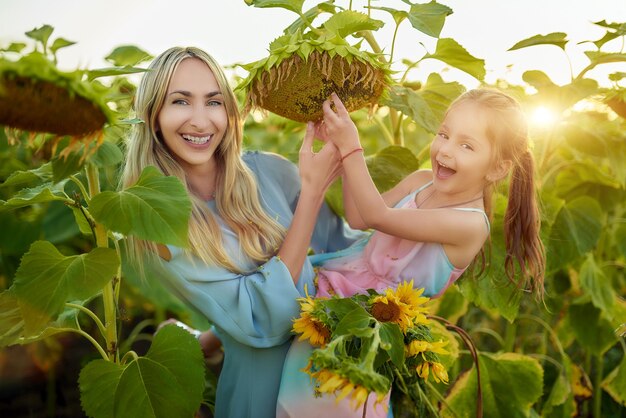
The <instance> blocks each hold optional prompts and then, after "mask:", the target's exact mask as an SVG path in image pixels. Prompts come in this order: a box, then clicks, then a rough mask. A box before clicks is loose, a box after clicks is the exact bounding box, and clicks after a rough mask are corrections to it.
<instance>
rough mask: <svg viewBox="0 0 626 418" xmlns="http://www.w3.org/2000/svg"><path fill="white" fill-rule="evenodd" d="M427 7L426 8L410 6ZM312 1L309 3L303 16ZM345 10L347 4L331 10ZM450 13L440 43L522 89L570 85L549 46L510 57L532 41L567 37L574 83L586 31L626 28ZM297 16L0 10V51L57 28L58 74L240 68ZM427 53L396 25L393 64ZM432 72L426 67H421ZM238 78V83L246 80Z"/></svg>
mask: <svg viewBox="0 0 626 418" xmlns="http://www.w3.org/2000/svg"><path fill="white" fill-rule="evenodd" d="M413 2H422V3H424V2H426V0H413ZM317 3H318V1H311V0H307V1H306V2H305V7H304V8H305V9H307V8H309V7H311V6H312V5H314V4H317ZM335 3H336V4H338V5H341V6H344V7H347V6H348V1H347V0H336V2H335ZM440 3H443V4H445V5H447V6H449V7H451V8H452V9H453V10H454V14H452V15H451V16H449V17H448V19H447V21H446V25H445V26H444V29H443V32H442V34H441V36H442V37H451V38H454V39H456V40H457V41H458V42H460V43H461V45H463V46H464V47H465V49H467V50H468V51H469V52H470V53H471V54H472V55H474V56H476V57H479V58H483V59H485V60H486V63H487V81H488V82H493V81H494V80H496V79H497V78H503V77H504V78H506V79H508V80H510V81H512V82H514V83H521V74H522V73H523V72H524V71H526V70H529V69H539V70H542V71H544V72H546V73H547V74H548V75H549V76H550V77H551V78H552V79H553V80H554V81H555V82H557V83H558V84H565V83H567V82H568V81H569V79H570V64H569V63H568V60H567V58H566V56H565V54H564V53H563V52H562V51H561V50H560V49H559V48H557V47H555V46H549V45H545V46H536V47H531V48H527V49H523V50H518V51H511V52H507V50H508V49H509V48H510V47H511V46H513V45H514V44H515V43H516V42H518V41H520V40H522V39H525V38H528V37H530V36H533V35H536V34H548V33H551V32H565V33H567V34H568V38H567V39H569V40H570V43H569V44H568V46H567V51H568V54H569V56H570V60H571V65H572V68H573V71H574V74H577V73H578V72H579V71H580V70H581V69H583V68H584V67H585V66H586V64H587V60H586V56H585V55H584V54H583V52H582V51H584V50H585V49H591V47H592V46H593V45H591V46H590V45H577V44H578V43H579V42H581V41H585V40H597V39H599V38H601V37H602V36H603V35H604V30H603V29H602V28H601V27H599V26H596V25H594V24H592V22H595V21H600V20H606V21H608V22H626V1H624V0H593V1H588V0H525V1H512V0H509V1H505V0H471V1H468V0H440ZM366 4H367V1H365V0H354V1H353V8H354V9H355V10H363V11H364V10H365V9H363V6H364V5H366ZM372 4H373V5H379V6H387V7H395V8H399V9H403V10H407V9H408V6H407V5H406V4H405V3H403V2H402V1H400V0H378V1H372ZM373 17H375V18H379V19H382V20H384V21H386V22H387V24H386V26H385V27H384V28H383V29H381V30H380V31H379V32H380V33H379V34H377V39H378V40H379V43H380V44H381V46H383V47H385V46H386V47H387V51H389V49H390V46H391V38H392V31H393V23H392V22H391V21H390V20H389V19H388V15H387V14H386V13H383V12H377V13H375V14H373ZM295 18H296V15H295V14H293V13H291V12H289V11H287V10H284V9H258V8H253V7H249V6H247V5H246V4H245V3H244V1H243V0H106V1H105V0H101V1H97V0H54V1H52V0H19V1H18V0H0V46H3V47H6V46H7V45H8V44H9V43H10V42H25V41H26V40H27V38H26V36H25V35H23V33H24V32H26V31H29V30H31V29H33V28H35V27H39V26H41V25H43V24H46V23H47V24H50V25H52V26H54V27H55V33H54V34H53V35H52V39H54V38H55V37H59V36H60V37H63V38H66V39H69V40H72V41H77V42H78V44H77V45H74V46H71V47H69V48H67V49H64V50H61V51H60V52H59V54H58V58H59V65H60V66H61V67H62V68H64V69H74V68H76V67H86V68H92V69H93V68H98V67H103V66H107V65H108V64H106V62H105V61H104V60H103V57H104V56H106V55H107V54H108V53H109V52H111V51H112V50H113V49H114V48H115V47H116V46H119V45H128V44H134V45H137V46H139V47H141V48H143V49H145V50H147V51H148V52H150V53H151V54H153V55H156V54H158V53H159V52H161V51H163V50H165V49H167V48H168V47H170V46H174V45H194V46H198V47H200V48H203V49H205V50H206V51H207V52H209V53H210V54H212V55H213V56H214V57H215V58H216V59H217V60H218V61H219V62H220V63H222V65H224V66H227V65H231V64H234V63H246V62H250V61H256V60H258V59H261V58H263V57H265V54H266V50H267V47H268V44H269V42H271V40H272V39H274V38H276V37H277V36H279V35H280V34H281V32H282V30H283V28H285V27H286V26H287V25H288V24H289V23H291V22H292V21H293V20H294V19H295ZM424 47H426V49H428V51H430V52H434V48H435V40H434V39H432V38H429V37H428V36H426V35H424V34H422V33H420V32H417V31H416V30H415V29H413V28H412V27H411V25H410V23H409V22H408V21H405V22H403V23H402V25H401V27H400V31H399V34H398V41H397V44H396V57H398V58H408V59H411V60H415V59H417V58H419V57H420V56H422V55H423V54H424ZM622 48H624V45H622V42H621V41H619V40H616V41H613V42H612V43H609V44H607V45H605V48H603V49H606V50H607V51H615V52H617V51H620V50H621V49H622ZM429 61H430V62H431V63H429V64H426V63H427V62H429ZM442 69H443V66H442V65H438V64H437V63H435V62H434V61H433V60H427V61H425V62H424V64H423V65H421V66H420V67H419V69H418V70H417V71H416V72H415V73H413V76H412V78H413V79H424V78H425V76H426V75H427V74H428V73H430V72H431V71H441V70H442ZM615 71H623V72H626V64H624V63H621V64H610V65H606V66H604V67H602V66H601V67H600V68H598V69H596V70H594V71H593V72H591V73H589V76H590V77H594V78H596V79H598V80H599V81H600V82H601V83H603V84H607V83H608V82H607V81H606V75H607V74H609V73H611V72H615ZM242 74H243V73H242ZM444 78H445V79H446V80H449V81H451V80H457V81H461V82H462V83H464V84H466V85H467V86H468V87H473V86H475V85H476V84H477V82H476V81H475V80H473V79H472V78H471V77H469V76H464V75H463V74H460V73H459V72H458V71H457V70H450V71H446V72H444Z"/></svg>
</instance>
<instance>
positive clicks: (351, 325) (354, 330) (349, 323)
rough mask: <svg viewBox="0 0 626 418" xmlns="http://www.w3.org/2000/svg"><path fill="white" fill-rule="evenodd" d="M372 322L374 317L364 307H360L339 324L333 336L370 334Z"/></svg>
mask: <svg viewBox="0 0 626 418" xmlns="http://www.w3.org/2000/svg"><path fill="white" fill-rule="evenodd" d="M371 322H372V316H371V315H370V314H368V313H367V311H366V310H365V309H363V307H361V306H359V307H357V308H355V309H353V310H352V311H350V312H349V313H348V314H347V315H346V316H344V317H343V318H341V321H339V323H338V324H337V328H335V330H334V332H333V334H334V335H344V334H354V335H361V332H369V331H370V330H371V328H370V327H369V324H370V323H371Z"/></svg>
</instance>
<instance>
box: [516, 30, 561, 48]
mask: <svg viewBox="0 0 626 418" xmlns="http://www.w3.org/2000/svg"><path fill="white" fill-rule="evenodd" d="M566 37H567V34H566V33H563V32H553V33H549V34H547V35H535V36H531V37H530V38H526V39H524V40H522V41H519V42H518V43H516V44H515V45H513V46H512V47H511V48H509V51H513V50H516V49H521V48H526V47H528V46H533V45H555V46H558V47H559V48H561V49H562V50H565V44H567V42H568V40H567V39H565V38H566Z"/></svg>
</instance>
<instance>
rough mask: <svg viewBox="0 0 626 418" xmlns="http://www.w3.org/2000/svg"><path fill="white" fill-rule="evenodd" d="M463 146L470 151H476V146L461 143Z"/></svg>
mask: <svg viewBox="0 0 626 418" xmlns="http://www.w3.org/2000/svg"><path fill="white" fill-rule="evenodd" d="M461 146H462V147H463V148H465V149H468V150H470V151H474V148H473V147H472V146H471V145H470V144H461Z"/></svg>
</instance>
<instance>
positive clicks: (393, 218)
mask: <svg viewBox="0 0 626 418" xmlns="http://www.w3.org/2000/svg"><path fill="white" fill-rule="evenodd" d="M332 100H333V102H334V104H335V107H336V109H337V112H334V111H333V110H332V109H331V107H330V101H328V100H327V101H326V102H324V105H323V109H324V123H325V126H326V128H325V129H326V134H327V135H328V138H329V139H330V141H332V142H333V143H334V144H335V146H337V148H338V149H339V153H340V154H341V160H342V164H343V169H344V179H345V180H347V188H348V189H349V193H350V196H351V198H352V199H353V201H354V206H355V207H356V208H357V210H358V213H359V214H360V216H361V219H362V220H363V222H364V223H365V225H367V226H368V227H370V228H374V229H376V230H378V231H381V232H384V233H386V234H390V235H394V236H397V237H400V238H405V239H410V240H413V241H424V242H440V243H442V244H451V245H462V244H467V238H468V236H474V237H478V238H479V239H476V241H477V242H482V240H484V235H485V234H486V231H485V227H484V217H483V216H482V215H481V214H476V213H468V214H465V216H458V213H454V212H453V211H451V210H449V209H435V210H430V209H429V210H419V209H418V210H416V209H395V208H390V207H389V205H388V204H387V202H386V201H385V199H383V197H382V196H381V195H380V193H378V190H377V189H376V186H375V185H374V183H373V181H372V179H371V177H370V175H369V172H368V169H367V165H366V164H365V159H364V157H363V153H362V149H361V145H360V142H359V135H358V131H357V129H356V126H355V125H354V123H353V122H352V120H351V119H350V115H349V114H348V111H347V110H346V108H345V107H344V106H343V103H341V101H340V100H339V98H338V97H337V95H335V94H333V96H332ZM421 175H422V174H420V172H416V173H414V174H413V175H411V176H409V177H408V178H407V179H406V181H403V182H401V183H399V184H398V186H396V188H394V189H392V191H391V192H390V193H389V195H388V196H389V199H390V200H391V198H393V199H395V200H396V201H397V200H399V199H400V198H401V197H403V196H404V195H406V193H408V192H409V191H410V190H411V189H412V188H414V187H413V186H415V185H416V184H417V183H418V180H419V177H421ZM468 219H470V220H472V221H471V222H467V220H468Z"/></svg>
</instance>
